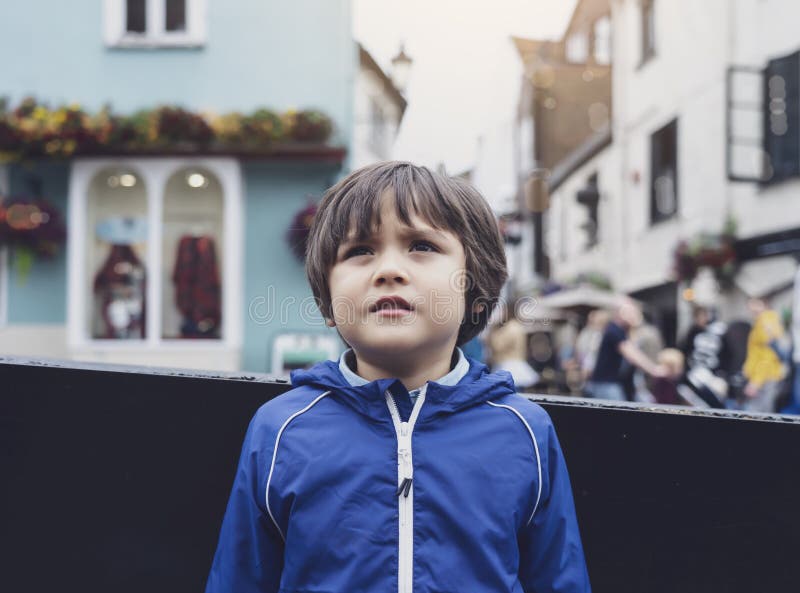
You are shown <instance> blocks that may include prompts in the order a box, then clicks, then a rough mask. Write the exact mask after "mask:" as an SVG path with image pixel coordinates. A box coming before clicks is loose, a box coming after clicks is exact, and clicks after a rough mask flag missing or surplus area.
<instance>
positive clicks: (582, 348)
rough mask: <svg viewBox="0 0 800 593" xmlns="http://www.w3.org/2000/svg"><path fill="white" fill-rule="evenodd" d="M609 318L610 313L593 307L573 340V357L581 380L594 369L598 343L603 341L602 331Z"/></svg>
mask: <svg viewBox="0 0 800 593" xmlns="http://www.w3.org/2000/svg"><path fill="white" fill-rule="evenodd" d="M610 319H611V315H610V314H609V312H608V311H606V310H605V309H595V310H593V311H591V312H590V313H589V317H588V320H587V322H586V327H584V328H583V329H582V330H581V331H580V333H579V334H578V338H577V340H576V341H575V358H576V360H577V361H578V366H579V367H580V370H581V373H582V374H583V380H584V381H586V380H587V379H588V378H589V377H590V376H591V374H592V371H593V370H594V365H595V363H596V362H597V352H598V351H599V350H600V343H601V342H602V341H603V332H605V330H606V325H607V324H608V322H609V321H610Z"/></svg>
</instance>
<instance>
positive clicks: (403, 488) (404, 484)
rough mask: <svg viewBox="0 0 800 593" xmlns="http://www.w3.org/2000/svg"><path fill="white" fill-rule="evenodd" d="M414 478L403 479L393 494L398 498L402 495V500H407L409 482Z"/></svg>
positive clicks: (409, 488)
mask: <svg viewBox="0 0 800 593" xmlns="http://www.w3.org/2000/svg"><path fill="white" fill-rule="evenodd" d="M413 479H414V478H403V481H402V482H400V485H399V486H398V487H397V492H395V496H400V494H401V493H402V495H403V498H408V493H409V492H411V482H412V481H413Z"/></svg>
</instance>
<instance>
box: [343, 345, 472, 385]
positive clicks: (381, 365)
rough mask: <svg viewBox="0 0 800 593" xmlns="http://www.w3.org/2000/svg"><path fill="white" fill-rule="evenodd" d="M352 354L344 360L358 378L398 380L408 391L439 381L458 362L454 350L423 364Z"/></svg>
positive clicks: (429, 357)
mask: <svg viewBox="0 0 800 593" xmlns="http://www.w3.org/2000/svg"><path fill="white" fill-rule="evenodd" d="M352 354H353V356H352V359H345V360H346V361H347V362H348V363H352V364H351V365H350V366H351V368H352V370H353V371H354V372H355V373H356V374H357V375H358V376H359V377H362V378H364V379H366V380H367V381H375V380H377V379H386V378H394V379H399V380H400V382H401V383H402V384H403V386H404V387H405V388H406V389H407V390H408V391H411V390H413V389H419V388H420V387H422V386H423V385H425V383H427V382H428V381H436V380H438V379H441V378H442V377H444V376H445V375H446V374H447V373H449V372H450V371H451V370H452V368H453V365H454V361H455V360H458V358H457V354H458V353H457V352H456V350H455V348H453V350H452V352H451V353H448V351H447V350H445V351H443V352H442V353H441V355H439V356H433V357H431V356H428V357H426V360H425V363H424V364H417V363H415V362H411V363H409V362H407V361H402V362H401V361H397V360H384V359H370V357H369V356H365V355H364V354H361V355H358V354H356V352H355V350H353V351H352ZM403 363H405V364H403Z"/></svg>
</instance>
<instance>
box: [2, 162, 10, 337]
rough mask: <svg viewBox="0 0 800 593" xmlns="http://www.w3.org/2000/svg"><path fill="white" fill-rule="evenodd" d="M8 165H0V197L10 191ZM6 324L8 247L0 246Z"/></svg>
mask: <svg viewBox="0 0 800 593" xmlns="http://www.w3.org/2000/svg"><path fill="white" fill-rule="evenodd" d="M10 189H11V188H10V187H9V180H8V165H0V197H3V196H6V195H8V193H9V191H10ZM6 325H8V249H7V248H5V247H2V248H0V327H5V326H6Z"/></svg>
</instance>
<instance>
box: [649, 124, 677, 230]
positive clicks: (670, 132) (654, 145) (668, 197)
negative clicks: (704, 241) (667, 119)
mask: <svg viewBox="0 0 800 593" xmlns="http://www.w3.org/2000/svg"><path fill="white" fill-rule="evenodd" d="M650 150H651V155H650V157H651V168H652V179H651V182H650V220H651V222H654V223H655V222H660V221H662V220H666V219H668V218H670V217H672V216H674V215H675V214H677V212H678V122H677V121H672V122H671V123H669V124H668V125H666V126H664V127H663V128H661V129H660V130H658V131H657V132H656V133H655V134H653V135H652V136H651V138H650Z"/></svg>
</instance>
